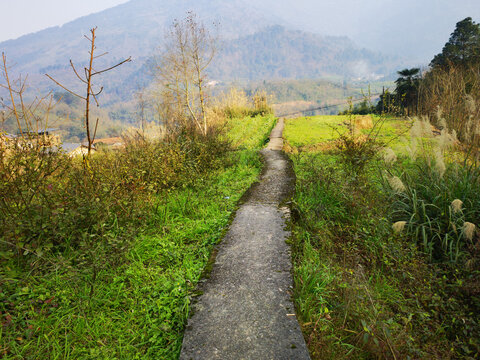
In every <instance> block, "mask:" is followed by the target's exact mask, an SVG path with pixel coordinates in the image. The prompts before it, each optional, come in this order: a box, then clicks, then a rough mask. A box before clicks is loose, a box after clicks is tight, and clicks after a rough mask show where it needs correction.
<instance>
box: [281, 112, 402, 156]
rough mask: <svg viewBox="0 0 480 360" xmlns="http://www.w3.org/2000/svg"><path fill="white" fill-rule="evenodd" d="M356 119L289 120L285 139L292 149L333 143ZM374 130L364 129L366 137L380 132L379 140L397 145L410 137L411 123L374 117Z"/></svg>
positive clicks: (331, 116)
mask: <svg viewBox="0 0 480 360" xmlns="http://www.w3.org/2000/svg"><path fill="white" fill-rule="evenodd" d="M351 119H353V120H352V121H354V119H355V115H353V116H352V117H351V118H350V117H349V116H346V115H345V116H344V115H342V116H340V115H321V116H312V117H301V118H296V119H288V120H287V121H286V125H285V131H284V137H285V140H286V141H287V144H289V145H290V146H292V147H295V148H302V147H308V146H312V145H319V144H325V143H329V142H332V141H334V140H336V139H338V137H339V134H341V133H345V132H346V131H347V127H346V124H348V123H349V122H350V120H351ZM372 119H373V120H372V124H373V125H374V128H373V129H362V130H361V132H362V133H363V134H365V135H367V134H369V133H370V132H371V131H372V132H373V133H377V132H378V138H379V140H381V141H383V142H385V143H392V142H395V143H397V142H398V141H399V139H400V138H401V137H402V136H404V135H408V128H409V126H410V124H411V121H409V120H405V119H397V118H380V117H378V116H376V115H372Z"/></svg>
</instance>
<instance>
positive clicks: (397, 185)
mask: <svg viewBox="0 0 480 360" xmlns="http://www.w3.org/2000/svg"><path fill="white" fill-rule="evenodd" d="M388 183H389V185H390V187H391V188H392V189H393V190H394V191H396V192H404V191H405V190H407V188H406V187H405V185H404V184H403V182H402V180H401V179H400V178H399V177H398V176H392V177H389V178H388Z"/></svg>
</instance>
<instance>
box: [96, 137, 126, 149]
mask: <svg viewBox="0 0 480 360" xmlns="http://www.w3.org/2000/svg"><path fill="white" fill-rule="evenodd" d="M93 143H94V144H95V145H101V146H107V147H109V148H119V147H122V146H123V145H124V142H123V139H122V138H121V137H112V138H103V139H95V141H94V142H93Z"/></svg>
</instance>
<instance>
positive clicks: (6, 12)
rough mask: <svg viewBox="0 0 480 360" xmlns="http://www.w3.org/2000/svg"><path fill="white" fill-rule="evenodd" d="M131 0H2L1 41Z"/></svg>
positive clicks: (0, 11) (0, 7)
mask: <svg viewBox="0 0 480 360" xmlns="http://www.w3.org/2000/svg"><path fill="white" fill-rule="evenodd" d="M127 1H128V0H0V42H2V41H4V40H9V39H15V38H17V37H20V36H22V35H25V34H29V33H32V32H36V31H39V30H43V29H45V28H47V27H51V26H57V25H63V24H65V23H67V22H69V21H71V20H74V19H76V18H79V17H81V16H85V15H89V14H91V13H95V12H99V11H102V10H105V9H108V8H110V7H112V6H115V5H118V4H122V3H125V2H127Z"/></svg>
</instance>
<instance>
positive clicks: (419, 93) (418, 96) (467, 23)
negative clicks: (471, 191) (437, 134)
mask: <svg viewBox="0 0 480 360" xmlns="http://www.w3.org/2000/svg"><path fill="white" fill-rule="evenodd" d="M397 73H398V75H399V77H398V78H397V80H396V81H395V84H396V87H395V90H394V91H392V92H390V91H389V90H388V89H386V90H384V91H383V93H382V94H381V95H380V100H379V102H378V103H377V104H376V105H372V104H369V103H368V101H364V102H362V103H360V104H358V105H356V106H355V108H354V109H353V112H354V113H379V114H381V113H383V114H392V115H397V116H398V115H400V116H417V115H428V116H430V117H431V118H434V119H435V118H442V119H444V120H445V121H446V122H447V124H448V125H449V127H450V128H452V129H455V130H456V131H457V133H458V134H459V135H460V138H462V137H464V138H466V137H468V136H469V135H472V127H475V125H476V124H472V120H471V119H473V118H478V115H479V110H480V106H478V105H477V104H479V105H480V91H479V90H480V24H478V23H475V22H474V21H473V20H472V18H471V17H467V18H465V19H463V20H461V21H459V22H458V23H457V24H456V27H455V30H454V31H453V33H452V34H451V35H450V38H449V40H448V42H447V43H446V44H445V46H444V47H443V49H442V51H441V52H440V53H439V54H437V55H435V56H434V58H433V59H432V61H431V62H430V64H429V67H428V69H427V70H425V71H422V70H421V69H420V68H410V69H408V68H407V69H403V70H401V71H398V72H397Z"/></svg>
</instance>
